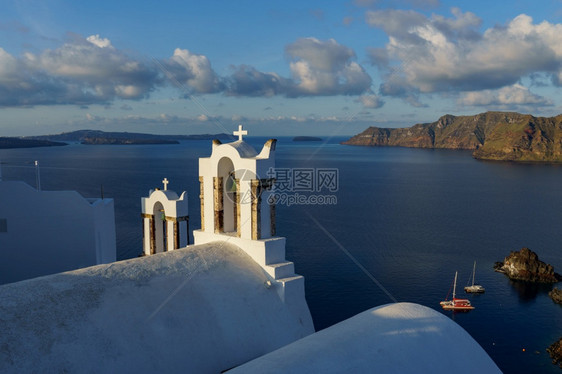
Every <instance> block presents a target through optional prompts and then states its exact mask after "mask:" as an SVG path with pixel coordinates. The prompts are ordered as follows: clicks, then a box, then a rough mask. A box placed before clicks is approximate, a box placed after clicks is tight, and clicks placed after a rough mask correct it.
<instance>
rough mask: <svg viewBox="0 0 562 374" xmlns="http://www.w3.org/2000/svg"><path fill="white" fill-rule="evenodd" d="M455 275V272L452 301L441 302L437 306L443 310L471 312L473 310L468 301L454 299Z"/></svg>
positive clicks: (455, 288) (455, 289)
mask: <svg viewBox="0 0 562 374" xmlns="http://www.w3.org/2000/svg"><path fill="white" fill-rule="evenodd" d="M457 274H458V272H457V271H455V282H454V285H453V299H452V300H445V301H441V302H440V303H439V304H440V305H441V307H442V308H443V309H445V310H472V309H474V307H473V306H472V304H470V300H468V299H457V298H456V297H455V296H456V291H457Z"/></svg>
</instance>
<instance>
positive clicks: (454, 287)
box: [453, 271, 458, 300]
mask: <svg viewBox="0 0 562 374" xmlns="http://www.w3.org/2000/svg"><path fill="white" fill-rule="evenodd" d="M457 273H458V271H455V284H454V285H453V300H455V292H457Z"/></svg>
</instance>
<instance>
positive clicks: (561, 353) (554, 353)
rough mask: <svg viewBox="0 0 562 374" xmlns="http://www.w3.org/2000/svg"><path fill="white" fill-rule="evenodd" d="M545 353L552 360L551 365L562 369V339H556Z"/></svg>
mask: <svg viewBox="0 0 562 374" xmlns="http://www.w3.org/2000/svg"><path fill="white" fill-rule="evenodd" d="M546 351H547V352H548V354H549V355H550V357H551V358H552V363H553V364H554V365H558V366H560V369H562V338H560V339H558V341H557V342H554V343H552V344H551V345H550V347H548V348H547V349H546Z"/></svg>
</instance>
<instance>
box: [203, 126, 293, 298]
mask: <svg viewBox="0 0 562 374" xmlns="http://www.w3.org/2000/svg"><path fill="white" fill-rule="evenodd" d="M247 134H248V132H247V131H245V130H242V126H239V127H238V131H235V132H234V135H237V136H238V140H237V141H234V142H232V143H226V144H222V143H221V142H220V141H219V140H213V149H212V153H211V156H210V157H202V158H200V159H199V182H200V196H199V197H200V199H201V229H200V230H194V231H193V238H194V241H195V244H196V245H197V244H203V243H208V242H213V241H227V242H230V243H232V244H235V245H237V246H238V247H240V248H241V249H242V250H244V251H245V252H246V253H247V254H249V255H250V256H251V257H252V259H253V260H254V261H255V262H257V263H258V264H259V265H260V266H262V267H263V268H264V270H265V271H266V272H267V273H268V274H269V275H270V276H271V277H272V280H274V281H276V282H277V284H280V285H281V286H280V287H279V288H278V292H279V294H280V295H281V296H282V298H283V299H284V300H287V298H289V299H290V298H292V297H296V298H303V297H304V278H303V277H302V276H300V275H297V274H295V267H294V264H293V263H292V262H289V261H286V260H285V238H284V237H279V236H276V235H275V204H274V203H273V202H272V201H270V200H271V199H270V197H271V195H272V193H273V191H272V187H273V184H274V182H275V181H274V180H273V179H271V178H265V177H266V176H267V173H268V170H269V169H270V168H274V167H275V145H276V142H277V140H276V139H270V140H268V141H267V142H266V143H265V144H264V146H263V148H262V150H261V152H260V153H259V154H258V153H257V152H256V150H255V149H254V148H253V147H252V146H251V145H249V144H248V143H246V142H245V141H244V139H243V136H244V135H247ZM272 284H273V283H272Z"/></svg>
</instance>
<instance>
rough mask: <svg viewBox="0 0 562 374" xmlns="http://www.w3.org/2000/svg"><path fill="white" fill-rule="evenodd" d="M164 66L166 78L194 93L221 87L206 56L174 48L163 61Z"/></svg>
mask: <svg viewBox="0 0 562 374" xmlns="http://www.w3.org/2000/svg"><path fill="white" fill-rule="evenodd" d="M165 66H166V68H167V69H168V71H167V75H168V79H170V80H172V81H176V80H177V81H178V82H179V83H181V84H185V85H187V88H188V89H190V90H192V91H194V92H196V93H212V92H217V91H219V90H220V88H221V83H220V80H219V78H218V76H217V75H216V74H215V72H214V70H213V69H212V68H211V62H210V61H209V59H208V58H207V57H206V56H203V55H197V54H194V53H191V52H190V51H188V50H187V49H181V48H176V49H175V50H174V54H173V56H172V57H171V58H170V59H169V60H168V61H166V62H165Z"/></svg>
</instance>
